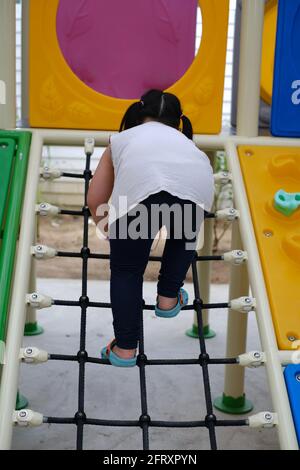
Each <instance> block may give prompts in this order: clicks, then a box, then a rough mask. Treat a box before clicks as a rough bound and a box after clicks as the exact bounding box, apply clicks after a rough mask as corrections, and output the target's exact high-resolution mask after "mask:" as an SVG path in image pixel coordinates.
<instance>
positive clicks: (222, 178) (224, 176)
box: [214, 171, 232, 185]
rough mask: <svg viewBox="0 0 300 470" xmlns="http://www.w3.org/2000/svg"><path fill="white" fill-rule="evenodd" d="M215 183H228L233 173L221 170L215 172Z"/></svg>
mask: <svg viewBox="0 0 300 470" xmlns="http://www.w3.org/2000/svg"><path fill="white" fill-rule="evenodd" d="M214 180H215V183H218V184H224V185H225V184H228V183H230V182H231V181H232V174H231V173H229V172H228V171H220V172H219V173H215V174H214Z"/></svg>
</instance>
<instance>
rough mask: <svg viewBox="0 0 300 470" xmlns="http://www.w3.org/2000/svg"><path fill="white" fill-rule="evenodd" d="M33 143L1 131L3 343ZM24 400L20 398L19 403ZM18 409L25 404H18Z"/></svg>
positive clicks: (0, 323) (0, 311)
mask: <svg viewBox="0 0 300 470" xmlns="http://www.w3.org/2000/svg"><path fill="white" fill-rule="evenodd" d="M30 143H31V133H30V132H18V131H11V132H10V131H0V233H1V236H0V341H3V342H5V338H6V328H7V321H8V309H9V303H10V295H11V287H12V278H13V271H14V263H15V256H16V248H17V240H18V236H19V230H20V219H21V214H22V205H23V198H24V191H25V183H26V178H27V166H28V159H29V151H30ZM21 399H22V397H21V396H19V394H18V400H21ZM21 401H22V400H21ZM22 405H24V402H23V403H22ZM17 406H18V407H20V406H21V404H20V403H17Z"/></svg>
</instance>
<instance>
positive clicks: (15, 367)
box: [0, 129, 300, 449]
mask: <svg viewBox="0 0 300 470" xmlns="http://www.w3.org/2000/svg"><path fill="white" fill-rule="evenodd" d="M31 132H32V146H31V152H30V159H29V174H30V180H29V179H28V181H27V185H26V189H25V199H24V207H23V214H22V221H21V231H20V239H19V248H18V257H17V263H16V268H15V279H14V287H13V292H12V300H11V306H10V314H9V324H8V331H7V340H6V357H7V358H9V361H7V363H6V364H5V365H4V366H3V372H2V383H5V387H1V390H0V415H1V423H0V449H6V448H9V447H10V443H11V437H12V413H13V410H14V407H15V396H16V394H17V387H18V371H19V363H20V359H19V355H20V348H21V344H22V338H23V332H24V325H25V318H26V304H25V297H26V294H27V293H28V286H29V280H30V267H31V261H32V254H31V246H32V245H33V243H34V236H35V206H36V193H37V188H38V184H39V178H40V161H41V155H42V148H43V146H44V145H54V144H55V145H70V146H71V145H81V144H82V142H83V141H84V139H85V138H86V137H90V136H91V134H92V135H93V137H94V138H95V140H96V145H101V146H105V145H107V144H108V139H109V135H110V133H108V132H95V133H90V132H85V131H81V132H77V131H53V130H40V129H31ZM195 141H196V143H197V145H198V146H199V147H200V148H201V149H204V150H206V151H212V150H225V151H226V152H227V156H228V160H229V165H230V171H231V172H232V175H233V185H234V190H235V191H236V192H237V193H238V194H239V198H238V199H237V200H236V202H237V209H238V210H239V211H240V220H239V228H240V233H241V239H242V243H243V246H244V248H245V250H246V251H247V253H248V258H249V260H248V272H249V277H250V284H251V290H252V292H253V295H254V297H255V298H256V302H257V307H256V316H257V322H258V326H259V331H260V336H261V343H262V349H263V351H264V353H265V355H266V363H265V366H266V369H267V375H268V380H269V386H270V394H271V397H272V402H273V406H274V411H275V412H276V413H277V415H278V425H277V427H278V433H279V440H280V445H281V448H282V449H298V443H297V438H296V435H295V431H294V424H293V418H292V415H291V410H290V406H289V399H288V395H287V391H286V386H285V382H284V378H283V374H282V370H281V360H280V356H279V352H278V347H277V343H276V337H275V332H274V327H273V323H272V317H271V313H270V306H269V301H268V296H267V292H266V288H265V283H264V277H263V273H262V269H261V266H260V259H259V254H258V250H257V247H256V241H255V234H254V231H253V227H252V224H251V216H250V210H249V207H248V202H247V197H246V193H245V189H244V187H243V183H242V175H241V170H240V166H239V160H238V155H237V147H238V146H239V145H249V146H250V145H265V146H270V145H273V146H286V147H289V146H290V147H294V146H295V145H299V146H300V140H294V139H276V140H275V139H272V138H269V137H257V138H244V137H228V136H215V137H212V136H196V138H195ZM236 248H239V247H236ZM235 269H239V268H238V267H236V268H235ZM240 315H241V316H242V315H244V314H242V313H241V314H240ZM289 354H290V352H285V355H287V356H289Z"/></svg>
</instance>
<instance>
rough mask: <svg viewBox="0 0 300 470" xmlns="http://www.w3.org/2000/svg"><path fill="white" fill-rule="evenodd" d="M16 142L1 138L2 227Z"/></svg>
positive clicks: (0, 214)
mask: <svg viewBox="0 0 300 470" xmlns="http://www.w3.org/2000/svg"><path fill="white" fill-rule="evenodd" d="M15 147H16V142H15V141H14V140H13V139H1V138H0V229H2V226H3V221H4V215H5V208H6V203H7V199H8V193H9V183H10V178H11V174H12V168H13V160H14V155H15Z"/></svg>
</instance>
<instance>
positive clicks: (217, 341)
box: [13, 279, 279, 450]
mask: <svg viewBox="0 0 300 470" xmlns="http://www.w3.org/2000/svg"><path fill="white" fill-rule="evenodd" d="M186 289H187V290H188V291H189V293H190V296H191V298H193V295H192V294H193V290H192V285H190V284H187V285H186ZM38 291H39V292H41V293H44V294H47V295H50V296H53V297H54V298H56V299H68V300H70V299H77V298H78V297H79V293H80V281H77V280H54V279H53V280H52V279H45V280H44V279H39V280H38ZM88 293H89V297H90V299H91V300H92V299H93V300H96V301H109V283H108V282H106V281H90V282H89V286H88ZM144 299H145V300H146V302H147V303H154V300H155V284H154V283H145V287H144ZM226 299H227V286H225V285H214V286H212V296H211V300H212V301H213V302H224V301H226ZM79 313H80V309H79V308H74V307H73V308H72V307H71V308H70V307H60V306H55V307H52V308H50V309H45V310H42V311H40V312H39V314H38V319H39V323H40V324H41V325H42V326H43V327H44V328H45V333H44V334H43V335H41V336H37V337H32V338H28V337H27V338H25V339H24V344H25V345H33V346H36V347H39V348H41V349H45V350H47V351H48V352H49V353H60V354H64V353H66V354H74V353H77V351H78V345H79V320H80V315H79ZM192 319H193V312H187V311H185V312H183V313H182V314H181V315H179V316H178V317H177V318H175V319H172V320H165V319H158V318H156V317H155V316H154V314H153V312H145V348H146V352H147V355H148V357H149V358H153V359H154V358H191V357H197V356H198V354H199V342H198V341H197V340H194V339H191V338H188V337H187V336H185V334H184V333H185V331H186V330H187V329H188V328H189V327H191V325H192ZM111 323H112V317H111V312H110V311H109V310H108V309H107V310H99V309H93V308H91V309H89V311H88V322H87V350H88V352H89V354H90V355H91V356H98V355H99V351H100V348H101V347H102V346H104V345H106V344H107V342H108V341H109V340H110V339H111V338H112V337H113V333H112V324H111ZM211 326H212V327H213V329H214V330H215V331H216V332H217V337H216V338H214V339H211V340H209V341H207V348H208V352H209V354H210V355H211V356H212V357H224V355H225V342H226V311H225V310H214V311H213V312H212V313H211ZM257 348H258V349H260V342H259V336H258V331H257V327H256V321H255V318H254V315H253V314H251V315H250V318H249V336H248V350H253V349H257ZM146 375H147V387H148V406H149V414H150V416H151V417H152V419H155V420H158V419H162V420H182V421H183V420H200V419H203V418H204V416H205V401H204V393H203V384H202V373H201V370H200V367H199V366H149V367H147V369H146ZM210 379H211V389H212V395H213V397H216V396H218V395H220V394H221V393H222V388H223V381H224V367H223V366H217V365H212V366H210ZM77 385H78V364H77V363H66V362H57V361H49V362H48V363H46V364H43V365H36V366H31V365H26V364H22V366H21V374H20V390H21V392H22V394H24V395H25V396H26V397H27V398H28V399H29V403H30V405H29V408H31V409H33V410H35V411H39V412H41V413H43V414H44V415H45V416H64V417H72V416H74V414H75V412H76V410H77ZM246 391H247V397H248V398H249V399H250V400H252V401H253V402H254V405H255V408H254V411H253V412H252V413H258V412H260V411H265V410H272V404H271V400H270V395H269V392H268V385H267V381H266V373H265V370H264V368H260V369H257V370H255V369H254V370H251V369H250V370H249V369H247V371H246ZM86 413H87V415H88V416H89V417H93V418H99V419H138V418H139V416H140V414H141V412H140V396H139V375H138V368H134V369H129V370H122V369H117V368H112V367H109V366H101V365H92V364H88V365H87V373H86ZM216 415H217V416H218V417H220V418H223V419H226V418H228V415H223V414H222V413H219V412H216ZM230 418H234V417H232V416H230ZM217 439H218V447H219V448H220V449H235V450H238V449H243V450H246V449H252V450H261V449H266V450H267V449H268V450H270V449H271V450H274V449H278V448H279V445H278V439H277V434H276V431H275V430H274V429H265V430H257V429H250V428H248V427H237V428H234V427H233V428H218V429H217ZM75 444H76V428H75V426H72V425H53V424H52V425H46V424H45V425H43V426H42V427H39V428H35V429H21V428H16V429H15V430H14V436H13V449H67V450H68V449H74V448H75ZM84 448H85V449H95V450H102V449H107V450H128V449H129V450H135V449H141V448H142V436H141V430H140V429H135V428H110V427H95V426H86V427H85V432H84ZM150 449H151V450H156V449H158V450H164V449H168V450H196V449H200V450H205V449H209V439H208V432H207V430H206V429H205V428H201V429H199V428H198V429H159V428H156V429H155V428H152V429H151V428H150Z"/></svg>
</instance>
